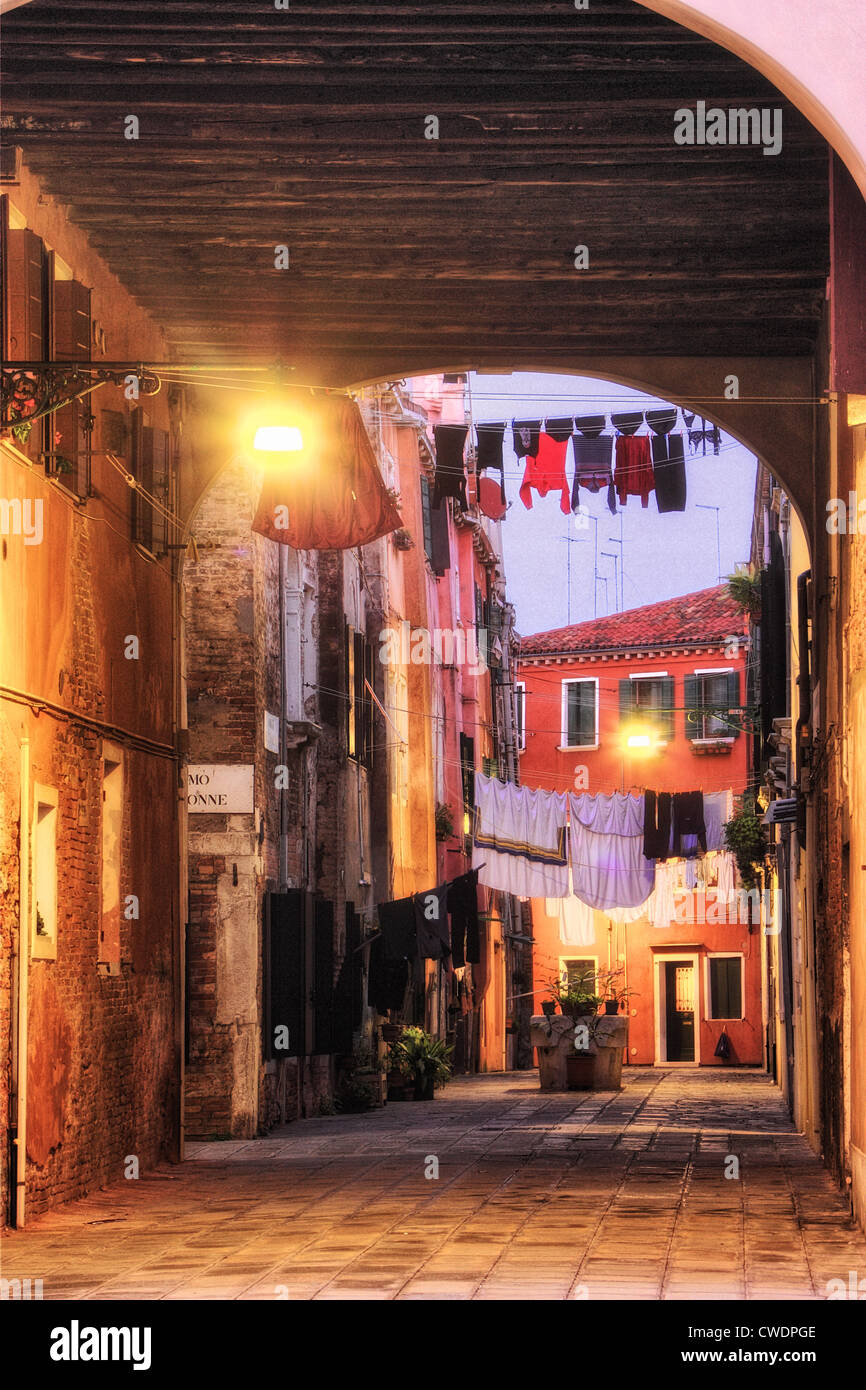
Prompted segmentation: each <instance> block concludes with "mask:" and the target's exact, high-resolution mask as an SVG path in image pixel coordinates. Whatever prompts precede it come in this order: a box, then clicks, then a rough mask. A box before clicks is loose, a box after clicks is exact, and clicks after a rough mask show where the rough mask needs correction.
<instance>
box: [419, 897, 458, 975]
mask: <svg viewBox="0 0 866 1390" xmlns="http://www.w3.org/2000/svg"><path fill="white" fill-rule="evenodd" d="M447 896H448V885H447V883H442V884H440V885H439V886H438V887H437V888H431V889H430V890H429V891H428V892H426V893H416V894H415V896H414V898H413V899H412V902H413V905H414V909H415V931H416V934H417V937H418V954H419V956H423V957H425V958H426V959H427V960H442V958H443V957H444V956H450V954H451V932H450V930H449V927H448V909H447V907H446V905H445V899H446V898H447Z"/></svg>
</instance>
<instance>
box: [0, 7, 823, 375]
mask: <svg viewBox="0 0 866 1390" xmlns="http://www.w3.org/2000/svg"><path fill="white" fill-rule="evenodd" d="M2 61H3V74H2V75H3V93H4V104H3V112H4V114H3V122H4V127H5V129H4V138H5V142H6V143H7V144H8V143H15V144H20V145H21V146H23V149H24V156H25V159H26V161H27V163H28V165H29V167H30V168H32V169H33V170H34V172H35V173H37V174H38V175H39V176H40V177H41V178H42V179H43V180H44V182H45V185H46V186H47V189H48V190H49V192H50V193H52V194H53V195H54V196H56V197H57V198H59V199H60V200H61V201H63V202H64V203H68V204H69V205H70V215H71V217H72V219H73V220H74V221H75V222H76V223H77V224H78V225H80V226H81V227H82V228H83V229H85V230H86V232H87V234H88V236H89V237H90V239H91V241H92V243H93V244H94V245H95V246H96V247H97V248H98V250H99V251H100V252H101V253H102V254H103V255H104V257H105V258H106V260H107V261H108V263H109V264H110V265H111V267H112V269H113V270H114V271H115V272H116V274H117V275H118V276H119V278H120V279H121V280H122V281H123V282H124V283H125V284H126V285H128V286H129V288H130V289H131V290H132V292H133V293H134V294H135V295H136V296H137V297H138V299H139V300H140V302H141V303H142V304H143V305H144V306H145V307H146V308H148V309H149V310H150V311H151V312H152V313H153V314H154V316H155V317H156V318H157V320H158V321H159V322H160V323H161V324H162V325H163V326H164V327H165V328H166V330H167V332H168V334H169V337H170V339H171V341H172V343H173V345H174V351H175V353H176V355H177V357H178V358H179V359H182V360H184V361H189V362H206V361H215V360H223V359H232V360H236V361H241V360H250V361H262V362H266V361H268V360H271V359H273V358H274V357H276V356H277V355H279V356H281V357H282V358H283V359H284V360H285V361H286V362H288V363H291V364H293V365H295V366H296V368H297V369H298V370H299V371H304V372H306V373H308V374H311V377H312V379H317V380H318V379H328V380H332V381H350V380H359V379H362V378H365V377H371V376H374V375H376V374H377V372H382V373H383V374H384V373H385V372H387V373H391V372H393V373H394V374H396V375H400V374H402V373H403V372H404V371H407V370H411V369H417V368H419V367H421V366H424V365H427V366H429V367H431V368H433V367H437V366H447V365H454V366H457V365H477V366H485V365H488V364H489V365H497V366H504V365H511V366H512V367H519V366H521V365H523V366H527V367H529V366H532V367H542V366H545V365H548V366H559V367H562V368H566V367H567V366H568V364H569V362H570V361H571V360H578V359H579V360H582V361H584V362H585V360H586V358H587V356H588V355H603V354H612V355H620V356H622V355H633V354H639V355H677V356H725V355H735V354H736V355H755V356H802V355H806V354H808V353H809V352H810V351H811V350H812V349H813V347H814V343H815V338H816V333H817V331H818V324H819V318H820V314H821V304H822V299H823V293H824V282H825V276H826V273H827V268H828V232H827V147H826V145H825V143H824V141H823V140H822V139H821V137H819V136H818V135H817V134H816V133H815V131H814V130H813V129H812V127H811V126H810V125H809V124H808V123H807V122H806V120H805V119H804V118H803V117H802V116H801V115H800V114H799V112H798V111H797V110H796V109H795V108H793V107H792V106H791V105H790V103H789V102H787V101H786V100H785V99H784V98H783V97H782V96H780V94H779V93H778V92H777V91H776V89H775V88H773V87H772V86H771V85H770V84H769V83H768V82H767V81H766V79H764V78H763V77H762V76H761V75H760V74H759V73H757V72H756V71H754V70H753V69H751V68H749V67H748V66H747V65H746V64H745V63H743V62H741V61H740V60H739V59H737V58H736V57H734V56H733V55H731V54H730V53H728V52H727V51H725V50H723V49H721V48H717V47H715V46H714V45H712V44H710V43H707V42H706V41H705V40H704V39H702V38H700V37H699V36H697V35H695V34H693V33H691V32H690V31H688V30H686V29H683V28H680V27H679V26H677V25H675V24H672V23H671V22H670V21H668V20H666V19H662V18H661V17H659V16H657V15H655V14H653V13H651V12H649V11H647V10H645V9H643V8H642V7H641V6H640V5H638V4H634V3H630V0H591V4H590V7H589V9H588V10H586V11H577V10H575V8H574V5H573V2H572V0H555V2H554V0H498V2H497V3H493V0H451V2H450V3H444V4H436V5H431V4H429V2H428V0H424V3H417V0H408V3H402V4H395V3H376V4H358V3H354V0H353V2H352V3H349V2H348V0H320V3H308V2H307V0H290V6H289V9H288V10H287V11H284V10H277V9H276V8H275V6H274V4H273V3H272V0H225V2H224V3H218V4H214V3H213V0H158V2H157V0H136V3H134V4H129V3H128V2H127V0H64V2H63V3H62V4H60V3H47V2H46V0H31V3H29V4H27V5H24V6H22V7H21V8H19V9H17V10H15V11H13V12H12V13H11V14H10V15H9V16H8V17H7V18H6V20H5V23H4V26H3V58H2ZM698 101H705V102H707V104H708V105H709V106H721V107H723V108H725V109H727V108H729V107H732V106H735V107H752V106H758V107H771V108H775V107H781V108H782V110H783V113H784V117H783V120H784V126H783V130H784V143H783V149H782V152H781V153H780V154H779V155H777V156H766V155H764V154H763V151H762V149H761V147H760V146H757V147H754V146H748V147H738V146H732V147H727V146H720V147H704V148H700V147H696V146H692V147H689V146H682V147H681V146H677V145H676V144H675V142H674V138H673V132H674V112H675V111H676V110H677V109H678V108H680V107H691V108H692V109H694V107H695V105H696V103H697V102H698ZM130 114H132V115H135V116H137V117H138V120H139V126H140V132H139V138H138V140H128V139H125V138H124V119H125V117H126V116H127V115H130ZM430 115H435V116H436V117H438V120H439V139H438V140H432V139H427V138H425V118H426V117H427V116H430ZM13 200H14V193H13ZM282 244H285V245H287V246H288V247H289V268H288V269H287V270H277V269H275V268H274V248H275V247H276V246H278V245H282ZM578 244H585V245H586V246H587V247H588V248H589V261H590V264H589V268H588V269H586V270H577V269H575V267H574V248H575V246H576V245H578Z"/></svg>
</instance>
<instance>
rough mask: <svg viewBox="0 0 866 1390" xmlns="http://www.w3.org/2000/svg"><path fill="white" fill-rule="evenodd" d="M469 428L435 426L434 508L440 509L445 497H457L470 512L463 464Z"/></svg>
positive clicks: (464, 426)
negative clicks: (464, 447)
mask: <svg viewBox="0 0 866 1390" xmlns="http://www.w3.org/2000/svg"><path fill="white" fill-rule="evenodd" d="M467 432H468V426H466V425H434V427H433V437H434V439H435V441H436V477H435V480H434V483H433V506H434V507H438V506H439V504H440V503H441V501H442V499H443V497H456V498H457V501H458V502H459V503H460V505H461V507H463V509H464V511H466V510H468V507H469V503H468V502H467V500H466V469H465V467H464V464H463V446H464V444H465V443H466V435H467Z"/></svg>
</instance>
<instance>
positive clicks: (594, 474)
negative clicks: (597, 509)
mask: <svg viewBox="0 0 866 1390" xmlns="http://www.w3.org/2000/svg"><path fill="white" fill-rule="evenodd" d="M571 447H572V451H573V453H574V484H573V487H572V490H571V509H572V511H574V512H576V511H577V509H578V507H579V506H580V489H581V488H582V487H583V488H586V490H587V492H593V493H597V492H600V491H601V489H602V488H607V508H608V511H609V512H610V513H611V515H613V516H615V515H616V490H615V488H614V485H613V462H612V460H613V435H612V434H604V435H600V436H599V437H597V438H590V439H587V438H586V437H585V436H584V435H580V434H576V435H574V436H573V437H572V441H571Z"/></svg>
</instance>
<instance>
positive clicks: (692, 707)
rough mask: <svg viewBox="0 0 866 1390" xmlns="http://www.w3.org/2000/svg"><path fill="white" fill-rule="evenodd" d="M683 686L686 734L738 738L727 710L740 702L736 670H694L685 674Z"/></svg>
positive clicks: (692, 736)
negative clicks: (694, 671)
mask: <svg viewBox="0 0 866 1390" xmlns="http://www.w3.org/2000/svg"><path fill="white" fill-rule="evenodd" d="M683 689H684V695H685V707H686V737H687V738H691V739H704V738H739V735H740V732H741V731H740V729H739V728H738V727H737V721H736V717H732V716H731V713H730V711H732V710H738V709H739V706H740V673H739V671H702V672H700V673H697V672H696V673H695V675H693V676H686V677H685V681H684V686H683ZM714 711H718V713H714Z"/></svg>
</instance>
